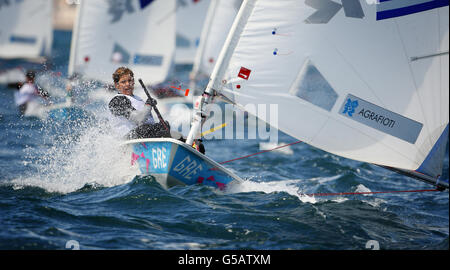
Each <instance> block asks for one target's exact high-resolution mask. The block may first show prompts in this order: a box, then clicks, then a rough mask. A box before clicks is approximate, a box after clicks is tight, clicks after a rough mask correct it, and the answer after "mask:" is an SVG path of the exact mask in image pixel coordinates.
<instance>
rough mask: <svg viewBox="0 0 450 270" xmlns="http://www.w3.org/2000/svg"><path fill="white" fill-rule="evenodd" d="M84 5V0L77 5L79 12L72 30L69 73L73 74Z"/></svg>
mask: <svg viewBox="0 0 450 270" xmlns="http://www.w3.org/2000/svg"><path fill="white" fill-rule="evenodd" d="M82 6H83V1H81V3H80V4H79V5H77V13H76V16H75V23H74V27H73V32H72V41H71V44H70V57H69V70H68V74H69V76H71V75H72V74H73V73H74V72H75V57H76V52H77V47H78V31H79V28H80V16H81V8H82Z"/></svg>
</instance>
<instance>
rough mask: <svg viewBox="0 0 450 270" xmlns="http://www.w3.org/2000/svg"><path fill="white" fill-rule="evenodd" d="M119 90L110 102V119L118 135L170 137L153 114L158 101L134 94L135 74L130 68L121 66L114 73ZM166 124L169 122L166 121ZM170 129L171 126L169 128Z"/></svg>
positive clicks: (133, 137) (126, 137)
mask: <svg viewBox="0 0 450 270" xmlns="http://www.w3.org/2000/svg"><path fill="white" fill-rule="evenodd" d="M112 78H113V81H114V86H115V88H116V89H117V90H118V91H119V93H118V94H117V95H115V96H114V97H113V98H112V99H111V101H110V102H109V105H108V107H109V111H110V113H111V115H110V120H111V124H112V127H113V130H114V132H115V133H116V135H118V136H120V137H121V138H125V139H138V138H155V137H170V132H168V131H167V129H166V128H165V127H164V125H163V124H162V123H155V120H154V119H153V116H152V114H151V110H152V106H154V105H156V101H153V102H154V103H152V100H150V99H148V100H147V101H146V102H144V101H143V100H142V99H141V98H140V97H138V96H135V95H134V94H133V91H134V74H133V71H131V70H130V69H129V68H126V67H120V68H118V69H117V70H116V71H115V72H114V73H113V75H112ZM166 125H167V126H169V123H168V122H167V121H166ZM169 129H170V128H169Z"/></svg>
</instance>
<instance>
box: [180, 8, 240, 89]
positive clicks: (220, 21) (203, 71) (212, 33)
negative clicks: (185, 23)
mask: <svg viewBox="0 0 450 270" xmlns="http://www.w3.org/2000/svg"><path fill="white" fill-rule="evenodd" d="M241 4H242V0H233V1H229V0H228V1H227V0H214V1H211V3H210V4H209V8H208V13H207V16H206V19H205V23H204V24H203V29H202V33H201V37H200V42H199V47H198V50H197V52H196V55H195V59H194V64H193V67H192V72H191V75H190V77H191V78H190V85H189V89H191V90H192V91H194V90H196V82H197V81H200V80H205V79H207V78H209V76H210V75H211V72H212V70H213V68H214V65H215V64H216V61H217V57H218V56H219V54H220V50H221V49H222V47H223V44H224V42H225V39H226V38H227V35H228V33H229V31H230V28H231V25H232V24H233V21H234V18H235V17H236V14H237V13H238V11H239V8H240V6H241ZM204 86H206V85H204ZM202 88H203V87H202V86H200V87H199V89H202ZM199 94H200V93H199Z"/></svg>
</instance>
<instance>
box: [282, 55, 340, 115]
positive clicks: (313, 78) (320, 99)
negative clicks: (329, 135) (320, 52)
mask: <svg viewBox="0 0 450 270" xmlns="http://www.w3.org/2000/svg"><path fill="white" fill-rule="evenodd" d="M290 94H291V95H294V96H297V97H299V98H301V99H303V100H306V101H308V102H309V103H312V104H314V105H316V106H318V107H320V108H322V109H325V110H327V111H331V109H332V108H333V106H334V104H335V103H336V100H337V98H338V94H337V93H336V91H334V89H333V87H331V85H330V84H329V83H328V81H327V80H326V79H325V78H324V77H323V75H322V74H321V73H320V72H319V70H318V69H317V68H316V67H315V66H314V65H313V63H312V62H311V61H307V62H306V63H305V65H304V66H303V67H302V69H301V70H300V73H299V75H298V77H297V79H296V81H295V83H294V85H293V87H292V89H291V91H290Z"/></svg>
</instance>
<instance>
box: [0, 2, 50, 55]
mask: <svg viewBox="0 0 450 270" xmlns="http://www.w3.org/2000/svg"><path fill="white" fill-rule="evenodd" d="M52 12H53V2H52V1H48V0H11V1H0V58H36V57H39V56H50V53H51V49H52V43H53V21H52V20H53V16H52Z"/></svg>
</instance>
